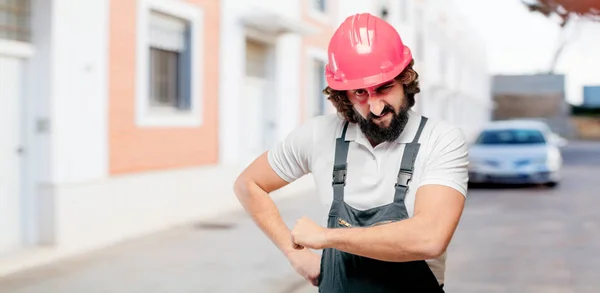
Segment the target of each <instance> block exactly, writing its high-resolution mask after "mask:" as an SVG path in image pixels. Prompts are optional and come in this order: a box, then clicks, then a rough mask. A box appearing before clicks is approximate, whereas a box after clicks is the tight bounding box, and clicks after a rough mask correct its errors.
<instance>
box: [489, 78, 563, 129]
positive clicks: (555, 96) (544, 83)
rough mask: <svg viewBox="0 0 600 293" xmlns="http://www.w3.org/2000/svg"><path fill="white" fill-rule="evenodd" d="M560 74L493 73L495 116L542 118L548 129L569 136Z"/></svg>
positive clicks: (504, 117) (497, 118) (501, 117)
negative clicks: (496, 74)
mask: <svg viewBox="0 0 600 293" xmlns="http://www.w3.org/2000/svg"><path fill="white" fill-rule="evenodd" d="M565 91H566V90H565V76H564V75H562V74H536V75H498V76H494V77H493V95H494V101H495V103H496V108H495V109H494V112H493V119H494V120H504V119H513V118H530V119H538V120H543V121H545V122H546V123H548V125H549V126H550V127H551V129H552V130H553V131H555V132H557V133H559V134H561V135H563V136H567V137H571V136H572V132H573V128H572V126H571V123H570V121H569V117H570V111H569V104H568V103H567V101H566V94H565Z"/></svg>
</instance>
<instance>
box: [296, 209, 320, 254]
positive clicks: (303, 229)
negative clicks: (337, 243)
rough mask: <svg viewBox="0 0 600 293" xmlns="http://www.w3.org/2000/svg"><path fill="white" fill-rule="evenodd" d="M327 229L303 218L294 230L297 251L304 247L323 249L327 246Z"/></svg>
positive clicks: (298, 221)
mask: <svg viewBox="0 0 600 293" xmlns="http://www.w3.org/2000/svg"><path fill="white" fill-rule="evenodd" d="M326 234H327V228H324V227H321V226H319V225H318V224H317V223H315V222H314V221H313V220H311V219H309V218H307V217H302V218H300V219H298V220H297V221H296V225H295V226H294V228H293V229H292V242H293V243H294V246H295V248H296V249H302V248H303V247H306V248H311V249H323V248H325V246H326V244H327V237H326Z"/></svg>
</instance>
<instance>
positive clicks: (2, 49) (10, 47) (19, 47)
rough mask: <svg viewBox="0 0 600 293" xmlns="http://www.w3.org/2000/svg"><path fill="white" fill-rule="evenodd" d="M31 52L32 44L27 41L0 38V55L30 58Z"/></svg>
mask: <svg viewBox="0 0 600 293" xmlns="http://www.w3.org/2000/svg"><path fill="white" fill-rule="evenodd" d="M33 53H34V49H33V45H31V44H29V43H24V42H18V41H12V40H3V39H0V56H8V57H16V58H30V57H31V56H33Z"/></svg>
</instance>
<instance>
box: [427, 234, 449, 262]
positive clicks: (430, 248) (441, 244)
mask: <svg viewBox="0 0 600 293" xmlns="http://www.w3.org/2000/svg"><path fill="white" fill-rule="evenodd" d="M447 248H448V241H446V240H445V239H444V238H442V237H436V236H431V237H428V239H427V240H426V241H425V243H424V244H423V245H422V246H421V254H422V255H423V257H425V259H436V258H439V257H440V256H442V254H444V252H446V249H447Z"/></svg>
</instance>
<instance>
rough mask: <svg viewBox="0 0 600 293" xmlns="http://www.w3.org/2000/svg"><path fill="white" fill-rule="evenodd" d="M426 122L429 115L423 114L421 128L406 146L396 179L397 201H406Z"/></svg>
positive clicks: (395, 199) (395, 196)
mask: <svg viewBox="0 0 600 293" xmlns="http://www.w3.org/2000/svg"><path fill="white" fill-rule="evenodd" d="M426 123H427V117H423V116H422V117H421V123H420V124H419V129H418V130H417V133H416V134H415V137H414V139H413V141H412V142H410V143H408V144H407V145H406V146H405V147H404V154H403V155H402V162H401V163H400V171H399V172H398V177H397V179H396V186H395V189H396V192H395V194H394V201H395V202H404V197H405V196H406V192H407V191H408V182H410V180H411V179H412V175H413V171H414V169H415V160H416V159H417V154H418V153H419V148H420V146H421V144H419V138H420V137H421V133H422V132H423V128H425V124H426Z"/></svg>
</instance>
